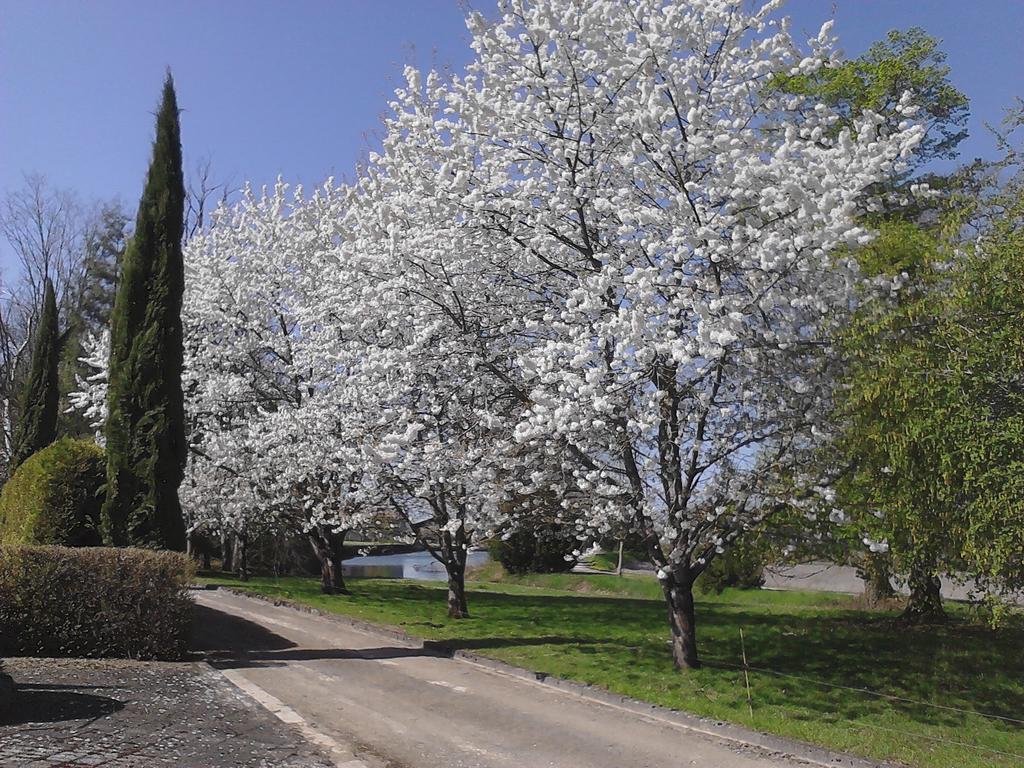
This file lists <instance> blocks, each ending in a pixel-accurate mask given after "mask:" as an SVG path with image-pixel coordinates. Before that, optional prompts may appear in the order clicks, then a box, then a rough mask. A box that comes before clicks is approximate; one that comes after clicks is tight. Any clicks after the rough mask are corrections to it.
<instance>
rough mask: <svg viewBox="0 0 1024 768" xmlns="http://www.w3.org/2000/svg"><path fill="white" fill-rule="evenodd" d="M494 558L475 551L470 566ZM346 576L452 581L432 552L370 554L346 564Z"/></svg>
mask: <svg viewBox="0 0 1024 768" xmlns="http://www.w3.org/2000/svg"><path fill="white" fill-rule="evenodd" d="M490 559H491V556H490V555H489V554H488V553H487V552H485V551H482V550H474V551H471V552H470V553H469V554H468V555H467V556H466V565H467V566H474V565H483V564H484V563H486V562H488V561H489V560H490ZM341 570H342V573H344V575H345V576H346V577H352V578H356V579H360V578H362V579H415V580H417V581H444V580H445V579H447V578H448V574H447V573H445V570H444V566H443V565H441V564H440V563H439V562H437V560H435V559H434V558H433V556H432V555H431V554H430V553H429V552H406V553H405V554H401V555H368V556H366V557H353V558H350V559H348V560H346V561H345V562H344V563H343V564H342V568H341Z"/></svg>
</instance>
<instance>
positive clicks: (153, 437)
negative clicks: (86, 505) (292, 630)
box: [101, 73, 185, 549]
mask: <svg viewBox="0 0 1024 768" xmlns="http://www.w3.org/2000/svg"><path fill="white" fill-rule="evenodd" d="M184 219H185V183H184V176H183V173H182V165H181V132H180V128H179V125H178V104H177V99H176V97H175V94H174V82H173V81H172V79H171V75H170V73H168V75H167V80H166V81H165V82H164V90H163V102H162V104H161V105H160V111H159V113H158V114H157V118H156V140H155V141H154V142H153V159H152V161H151V162H150V166H149V172H148V174H147V176H146V184H145V188H144V189H143V192H142V199H141V200H140V201H139V212H138V216H137V218H136V222H135V234H134V236H133V237H132V240H131V242H130V243H129V244H128V248H127V250H126V251H125V254H124V259H123V263H122V267H121V279H120V282H119V283H118V287H117V296H116V298H115V300H114V311H113V313H112V315H111V322H110V380H109V389H108V394H107V398H108V400H107V402H108V406H109V415H108V417H107V424H106V437H107V498H106V501H105V502H104V505H103V511H102V517H101V520H102V528H103V538H104V541H105V542H106V543H107V544H111V545H115V546H124V545H127V544H131V545H136V546H146V547H158V548H167V549H181V548H183V547H184V543H185V525H184V521H183V520H182V515H181V505H180V503H179V501H178V486H179V485H180V484H181V480H182V478H183V476H184V468H185V413H184V403H183V398H182V391H181V369H182V358H183V351H182V328H181V300H182V294H183V292H184V287H185V277H184V267H183V263H182V255H181V239H182V234H183V232H184Z"/></svg>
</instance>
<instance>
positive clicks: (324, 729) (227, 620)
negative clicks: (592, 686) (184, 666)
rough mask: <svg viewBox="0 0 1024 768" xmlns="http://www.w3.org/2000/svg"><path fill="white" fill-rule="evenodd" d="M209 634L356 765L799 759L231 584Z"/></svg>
mask: <svg viewBox="0 0 1024 768" xmlns="http://www.w3.org/2000/svg"><path fill="white" fill-rule="evenodd" d="M197 603H198V606H197V610H198V611H199V617H198V620H197V622H196V627H197V629H196V647H197V649H200V650H202V651H204V652H205V653H206V654H207V656H208V658H210V659H211V663H213V664H214V666H216V667H217V668H219V669H221V670H222V671H223V672H224V674H225V675H227V676H228V678H229V679H230V680H231V681H232V682H234V683H235V684H236V685H238V686H239V687H240V688H242V689H243V690H245V691H246V692H247V693H249V694H250V695H252V696H253V697H254V698H256V699H257V700H259V701H261V702H262V703H263V704H264V706H266V707H267V708H269V709H270V710H271V711H273V712H275V714H277V715H278V717H279V718H280V719H281V720H284V721H285V722H289V723H291V724H293V725H294V726H295V727H298V728H299V729H300V730H302V731H303V732H304V733H305V735H306V737H307V738H308V739H309V740H310V741H312V742H314V743H316V744H317V745H318V746H320V747H321V748H322V749H323V750H324V751H325V752H327V753H328V754H330V755H332V756H333V759H334V761H335V764H336V765H338V766H345V767H346V768H385V767H388V768H434V767H435V766H444V767H445V768H546V767H550V768H682V767H683V766H700V767H701V768H794V767H795V766H797V765H806V764H805V763H798V762H796V761H793V760H790V759H788V758H785V757H779V756H777V755H774V756H773V755H771V754H768V753H764V752H760V751H758V750H757V749H753V748H749V747H748V748H745V747H742V746H740V745H736V744H732V743H729V742H725V741H721V740H717V739H715V738H713V737H710V736H706V735H703V734H700V733H696V732H694V731H693V730H690V729H687V728H685V727H683V726H680V725H678V724H675V723H673V722H671V721H670V720H667V719H660V718H658V717H648V716H645V715H642V714H640V713H636V712H632V711H629V710H627V709H622V708H617V707H615V706H614V705H609V704H604V703H601V702H597V701H590V700H587V699H585V698H581V697H579V696H576V695H574V694H572V693H569V692H566V691H562V690H559V689H557V688H553V687H551V686H546V685H543V684H540V683H536V682H533V681H530V680H525V679H522V678H518V677H515V676H512V675H509V674H507V673H502V672H499V671H494V670H490V669H487V668H485V667H483V666H480V665H477V664H473V663H470V662H466V661H462V660H457V659H449V658H443V657H439V656H436V655H433V654H431V653H429V652H426V651H423V650H422V649H419V648H415V647H407V644H404V643H403V642H402V641H400V640H396V639H394V638H391V637H388V636H386V635H383V634H375V633H370V632H366V631H363V630H361V629H357V628H355V627H350V626H347V625H345V624H342V623H339V622H336V621H332V620H330V619H328V618H324V617H321V616H316V615H312V614H307V613H303V612H300V611H297V610H295V609H292V608H287V607H278V606H273V605H270V604H269V603H266V602H263V601H258V600H255V599H252V598H247V597H243V596H240V595H236V594H232V593H229V592H225V591H222V590H220V591H207V592H199V593H198V594H197Z"/></svg>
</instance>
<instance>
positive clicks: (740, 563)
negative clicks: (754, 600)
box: [696, 541, 769, 594]
mask: <svg viewBox="0 0 1024 768" xmlns="http://www.w3.org/2000/svg"><path fill="white" fill-rule="evenodd" d="M768 553H769V551H768V547H767V546H766V545H765V544H764V543H763V542H761V541H737V542H736V543H735V544H734V545H733V546H732V547H731V548H729V549H727V550H726V551H725V553H724V554H721V555H719V556H718V557H716V558H715V559H714V560H712V561H711V565H710V566H708V569H707V570H706V571H704V573H702V574H701V575H700V576H699V577H698V578H697V585H696V586H697V589H698V590H699V591H700V592H703V593H704V594H707V593H709V592H716V593H719V594H720V593H721V592H722V590H724V589H725V588H726V587H736V588H738V589H758V588H760V587H762V586H763V585H764V566H765V562H766V560H767V558H768Z"/></svg>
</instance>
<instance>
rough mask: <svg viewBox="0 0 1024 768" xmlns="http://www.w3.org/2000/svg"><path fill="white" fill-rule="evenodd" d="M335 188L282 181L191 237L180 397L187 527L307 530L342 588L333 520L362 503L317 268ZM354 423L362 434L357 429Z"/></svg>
mask: <svg viewBox="0 0 1024 768" xmlns="http://www.w3.org/2000/svg"><path fill="white" fill-rule="evenodd" d="M340 201H341V196H340V195H339V194H338V193H336V192H335V191H334V190H333V188H332V187H331V186H330V185H329V184H328V185H327V186H326V187H325V188H324V189H323V190H320V191H318V192H317V193H316V194H314V195H313V196H312V197H311V198H309V199H308V200H307V199H305V198H304V197H303V195H302V190H301V189H299V190H296V192H295V194H294V196H291V197H289V195H288V192H287V189H286V187H285V185H283V184H280V183H279V184H278V185H277V186H276V187H275V189H274V190H273V192H272V193H270V194H268V193H264V194H263V195H262V196H261V197H257V196H256V195H255V194H254V193H253V192H252V191H251V190H246V191H245V193H244V194H243V196H242V199H241V201H240V202H239V203H238V205H236V206H234V207H232V208H226V207H225V208H222V209H220V210H219V211H218V212H217V213H216V214H215V217H214V223H213V226H212V227H210V229H209V231H207V232H205V233H203V234H200V235H197V236H196V237H194V238H193V239H192V240H190V241H189V244H188V247H187V253H186V269H187V283H188V290H187V293H186V297H185V310H184V311H185V317H186V319H187V321H186V328H187V337H186V347H187V360H186V363H187V364H186V384H187V386H186V394H187V398H188V413H189V416H190V419H191V421H192V429H191V448H192V454H193V457H192V461H191V465H190V468H189V472H188V479H187V482H186V490H185V491H184V493H186V495H187V496H188V498H189V500H190V504H189V510H190V513H191V515H192V521H191V522H192V525H193V526H200V527H201V526H205V527H212V528H216V529H219V530H225V529H226V530H229V531H231V532H233V533H235V534H236V535H238V536H239V537H240V539H241V542H242V544H243V546H244V543H245V541H246V539H247V538H248V536H249V535H251V534H252V533H253V532H255V531H259V530H261V529H267V528H272V529H273V528H276V529H279V530H298V531H301V532H303V533H305V534H306V535H307V536H308V537H309V539H310V541H311V543H312V545H313V548H314V551H315V552H316V554H317V556H318V558H319V559H320V562H321V566H322V586H323V589H324V591H327V592H338V591H344V582H343V579H342V574H341V556H342V545H343V543H344V531H345V530H347V529H348V528H350V527H351V526H352V525H353V524H355V523H356V521H357V520H358V519H360V518H359V516H360V515H361V513H362V512H363V510H364V508H365V505H364V498H363V496H362V495H361V474H362V471H361V462H360V460H359V458H358V457H359V454H358V447H359V445H360V443H359V441H358V437H357V438H353V436H352V431H351V430H352V429H353V428H354V427H355V426H357V425H358V419H359V416H360V415H361V413H362V411H361V409H359V408H357V407H356V406H357V404H356V403H354V402H353V401H351V400H350V399H348V397H347V393H348V392H349V390H346V389H345V387H344V384H345V375H344V374H345V372H344V367H343V366H341V365H340V364H339V362H338V359H339V356H338V354H336V352H335V350H336V348H337V349H343V348H344V345H343V341H344V339H343V338H341V337H340V336H339V332H340V331H339V325H338V324H337V323H335V322H332V320H331V317H329V315H328V314H325V312H326V309H325V305H324V304H323V302H322V301H321V295H320V279H321V276H322V275H323V273H324V271H325V269H327V268H328V267H329V266H330V265H331V264H332V263H334V262H333V261H331V260H332V259H334V258H335V257H334V255H333V251H334V249H335V248H336V246H337V243H338V233H337V230H336V228H335V227H336V226H337V223H338V222H339V221H340V218H341V217H340V214H339V209H338V205H339V203H340ZM360 434H361V432H360Z"/></svg>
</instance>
